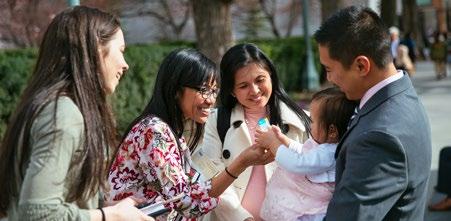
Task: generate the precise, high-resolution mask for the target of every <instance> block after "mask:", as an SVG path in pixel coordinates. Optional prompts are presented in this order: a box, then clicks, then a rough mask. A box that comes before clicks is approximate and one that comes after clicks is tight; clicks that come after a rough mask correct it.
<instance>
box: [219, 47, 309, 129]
mask: <svg viewBox="0 0 451 221" xmlns="http://www.w3.org/2000/svg"><path fill="white" fill-rule="evenodd" d="M252 63H255V64H258V65H261V66H262V67H263V68H264V69H266V70H267V71H268V72H269V73H270V76H271V83H272V93H271V97H270V98H269V101H268V104H267V105H268V106H269V112H270V113H269V114H270V119H269V121H270V123H271V124H274V125H278V126H279V127H281V128H282V129H283V127H282V126H283V125H282V117H281V110H280V102H283V103H285V104H286V105H287V106H288V108H290V109H291V110H293V111H294V112H295V113H296V114H297V115H298V117H299V119H301V121H302V122H303V124H304V126H305V128H306V130H307V134H310V118H309V117H308V116H307V114H306V113H305V112H304V111H303V110H302V109H301V108H300V107H299V106H298V105H297V104H296V103H295V102H294V101H292V100H291V99H290V98H289V97H288V95H287V93H286V92H285V90H284V89H283V88H282V86H281V84H280V81H279V78H278V76H277V70H276V68H275V67H274V64H273V63H272V61H271V60H270V59H269V58H268V57H267V56H266V55H265V54H264V53H263V52H262V51H261V50H260V49H259V48H258V47H257V46H256V45H254V44H249V43H244V44H238V45H235V46H233V47H232V48H230V49H229V50H228V51H227V52H226V53H225V54H224V56H223V57H222V60H221V65H220V70H221V71H220V72H221V90H220V91H219V103H220V105H221V106H223V107H224V108H226V110H228V111H231V110H232V109H233V107H235V105H236V104H237V102H238V100H237V99H236V98H235V97H234V96H232V92H233V88H234V84H235V73H236V72H237V71H238V70H239V69H240V68H242V67H245V66H247V65H249V64H252Z"/></svg>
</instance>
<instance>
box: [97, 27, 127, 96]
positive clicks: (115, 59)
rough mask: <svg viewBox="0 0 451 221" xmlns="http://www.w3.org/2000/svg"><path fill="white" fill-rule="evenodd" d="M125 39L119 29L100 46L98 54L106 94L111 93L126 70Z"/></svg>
mask: <svg viewBox="0 0 451 221" xmlns="http://www.w3.org/2000/svg"><path fill="white" fill-rule="evenodd" d="M124 51H125V41H124V34H123V33H122V30H121V29H119V30H118V31H117V32H116V33H115V34H114V35H113V37H112V39H111V40H110V41H109V42H108V43H107V44H106V45H105V46H100V55H101V56H102V58H101V63H102V70H103V77H104V80H105V89H106V93H107V94H112V93H113V92H114V90H115V89H116V86H117V85H118V84H119V80H120V79H121V77H122V75H123V74H124V73H125V71H126V70H128V64H127V62H126V61H125V59H124Z"/></svg>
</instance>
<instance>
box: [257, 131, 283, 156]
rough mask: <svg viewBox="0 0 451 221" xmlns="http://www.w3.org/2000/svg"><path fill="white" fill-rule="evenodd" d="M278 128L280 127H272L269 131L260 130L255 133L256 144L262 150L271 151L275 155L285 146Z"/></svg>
mask: <svg viewBox="0 0 451 221" xmlns="http://www.w3.org/2000/svg"><path fill="white" fill-rule="evenodd" d="M274 128H277V129H278V130H279V131H280V129H279V127H277V126H274V125H272V126H271V127H270V128H269V130H268V131H261V130H259V129H257V130H256V132H255V143H256V144H257V146H259V147H260V148H265V149H270V150H271V152H272V153H273V154H275V152H276V150H277V148H278V147H279V146H280V145H281V144H283V143H282V142H281V141H280V140H279V138H278V136H277V134H276V133H277V129H274ZM282 135H283V134H282Z"/></svg>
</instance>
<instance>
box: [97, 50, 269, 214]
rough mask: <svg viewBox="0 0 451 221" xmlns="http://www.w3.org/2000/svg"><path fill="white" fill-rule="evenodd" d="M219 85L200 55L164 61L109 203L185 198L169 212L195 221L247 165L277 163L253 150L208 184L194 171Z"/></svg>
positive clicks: (126, 142) (117, 169)
mask: <svg viewBox="0 0 451 221" xmlns="http://www.w3.org/2000/svg"><path fill="white" fill-rule="evenodd" d="M217 81H218V73H217V70H216V67H215V64H214V63H213V62H212V61H211V60H209V59H208V58H206V57H205V56H204V55H202V54H201V53H199V52H198V51H196V50H193V49H182V50H175V51H173V52H171V53H170V54H169V55H168V56H167V57H166V58H165V59H164V61H163V63H162V64H161V66H160V70H159V71H158V75H157V79H156V82H155V87H154V92H153V97H152V99H151V100H150V102H149V104H148V105H147V107H146V108H145V110H144V111H143V113H142V114H141V115H140V116H139V117H138V118H137V119H136V120H135V121H134V122H133V123H132V124H131V125H132V126H131V128H130V130H129V131H128V133H127V134H126V136H125V137H124V139H123V141H122V144H121V145H120V147H119V150H118V152H117V154H116V157H115V160H114V161H113V164H112V166H111V169H110V173H109V177H108V181H109V184H110V190H109V192H107V193H106V194H105V200H106V201H107V202H108V203H115V202H116V201H119V200H121V199H123V198H126V197H128V196H133V197H135V198H138V199H144V200H145V202H148V203H153V202H159V201H162V200H169V199H172V198H174V197H178V196H181V195H183V197H182V199H181V200H178V201H175V202H171V203H167V204H166V205H165V207H167V208H170V209H173V210H175V211H177V213H172V214H175V215H174V217H172V218H171V219H174V220H195V218H196V217H199V216H201V215H203V214H205V213H207V212H209V211H210V210H211V209H213V208H215V207H216V205H217V203H218V199H217V197H218V196H219V195H220V194H221V193H222V192H223V191H224V190H225V189H226V188H227V187H228V186H229V185H230V184H231V183H232V182H233V181H234V180H235V179H236V178H237V176H238V175H239V174H240V173H241V172H243V171H244V170H245V169H246V168H247V167H248V166H251V165H256V164H265V163H268V162H270V161H272V160H273V156H272V155H270V154H269V152H268V153H265V152H264V151H262V150H259V149H260V148H254V147H250V148H248V149H247V150H246V151H243V153H242V154H241V155H240V156H239V157H237V158H236V160H235V161H234V162H233V163H232V164H231V165H229V166H228V167H227V168H225V170H224V171H222V172H221V173H219V174H218V175H217V176H216V177H214V178H212V179H211V180H208V181H204V180H205V179H203V177H202V175H201V174H199V173H197V172H196V171H195V170H194V169H193V168H192V167H191V157H190V152H191V151H192V149H193V148H194V147H195V146H196V145H197V143H198V142H199V140H200V137H201V135H202V133H203V124H204V123H205V122H206V120H207V118H208V115H209V114H210V109H211V108H212V106H213V105H214V103H215V101H216V96H217V94H218V88H217V87H216V83H217ZM186 120H191V122H193V124H195V125H193V126H194V127H193V128H195V132H194V135H193V136H192V139H190V141H189V142H188V143H187V142H186V141H185V139H184V137H183V136H182V133H183V130H184V122H186ZM167 218H168V217H165V216H160V217H158V219H157V220H165V219H167Z"/></svg>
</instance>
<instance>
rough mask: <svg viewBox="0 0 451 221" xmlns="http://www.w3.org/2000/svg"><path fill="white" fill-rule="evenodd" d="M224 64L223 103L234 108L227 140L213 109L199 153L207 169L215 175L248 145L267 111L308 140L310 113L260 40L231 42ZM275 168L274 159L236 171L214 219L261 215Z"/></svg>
mask: <svg viewBox="0 0 451 221" xmlns="http://www.w3.org/2000/svg"><path fill="white" fill-rule="evenodd" d="M220 68H221V87H220V88H221V90H220V92H219V98H220V105H219V106H220V108H223V109H222V110H224V111H226V112H227V111H228V112H229V113H230V127H229V128H228V130H227V133H226V135H225V138H224V143H222V142H221V139H220V137H219V133H218V130H217V118H218V113H217V112H215V113H212V115H210V117H209V119H208V121H207V123H206V127H205V134H204V140H203V142H202V147H201V149H200V150H199V152H198V153H197V155H199V154H200V155H201V156H202V157H203V158H204V159H208V160H207V161H209V162H211V163H212V164H211V165H210V167H209V169H205V168H208V165H207V166H205V165H206V164H205V163H203V167H204V169H205V173H206V174H210V175H211V176H213V175H214V171H215V170H216V171H221V169H224V168H226V167H227V166H228V165H229V164H230V163H231V162H232V161H233V159H234V158H235V157H237V156H238V155H239V154H240V153H241V152H242V151H243V150H244V149H246V148H247V147H249V146H251V145H253V144H254V134H255V130H256V127H257V121H258V120H259V119H260V118H262V117H267V118H268V119H269V121H270V123H271V124H273V125H279V126H280V127H281V128H282V130H283V132H284V133H285V134H286V135H287V136H288V137H290V138H291V139H294V140H297V141H300V142H303V141H304V140H306V138H307V134H308V130H309V129H308V128H309V123H310V120H309V117H308V116H307V114H306V113H305V112H304V111H303V110H302V109H301V108H299V106H298V105H297V104H296V103H295V102H293V101H292V100H291V99H290V98H289V97H288V95H287V94H286V92H285V91H284V90H283V89H282V88H281V86H280V84H279V79H278V77H277V73H276V69H275V67H274V65H273V64H272V62H271V61H270V60H269V58H268V57H267V56H266V55H265V54H264V53H263V52H262V51H261V50H260V49H259V48H258V47H257V46H255V45H253V44H239V45H236V46H234V47H232V48H230V49H229V50H228V51H227V52H226V53H225V55H224V57H223V58H222V60H221V65H220ZM221 116H222V115H221ZM226 122H229V121H228V120H227V121H226ZM195 158H196V157H195ZM212 167H213V169H212ZM274 169H275V164H274V163H270V164H267V165H265V166H253V167H249V168H248V169H246V170H245V172H243V173H241V174H240V176H237V178H236V180H235V181H234V183H233V185H232V186H230V187H229V188H228V189H227V190H226V191H225V192H224V193H223V194H222V195H221V197H220V198H221V199H220V202H219V205H218V207H217V208H216V209H215V210H214V211H212V214H210V219H211V220H222V221H223V220H225V221H228V220H230V221H232V220H233V221H236V220H261V219H260V217H259V212H260V207H261V202H262V201H263V198H264V196H265V187H266V182H267V181H268V180H269V178H270V177H271V175H272V173H273V171H274ZM201 170H202V169H201ZM212 171H213V172H212ZM232 175H233V174H232Z"/></svg>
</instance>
